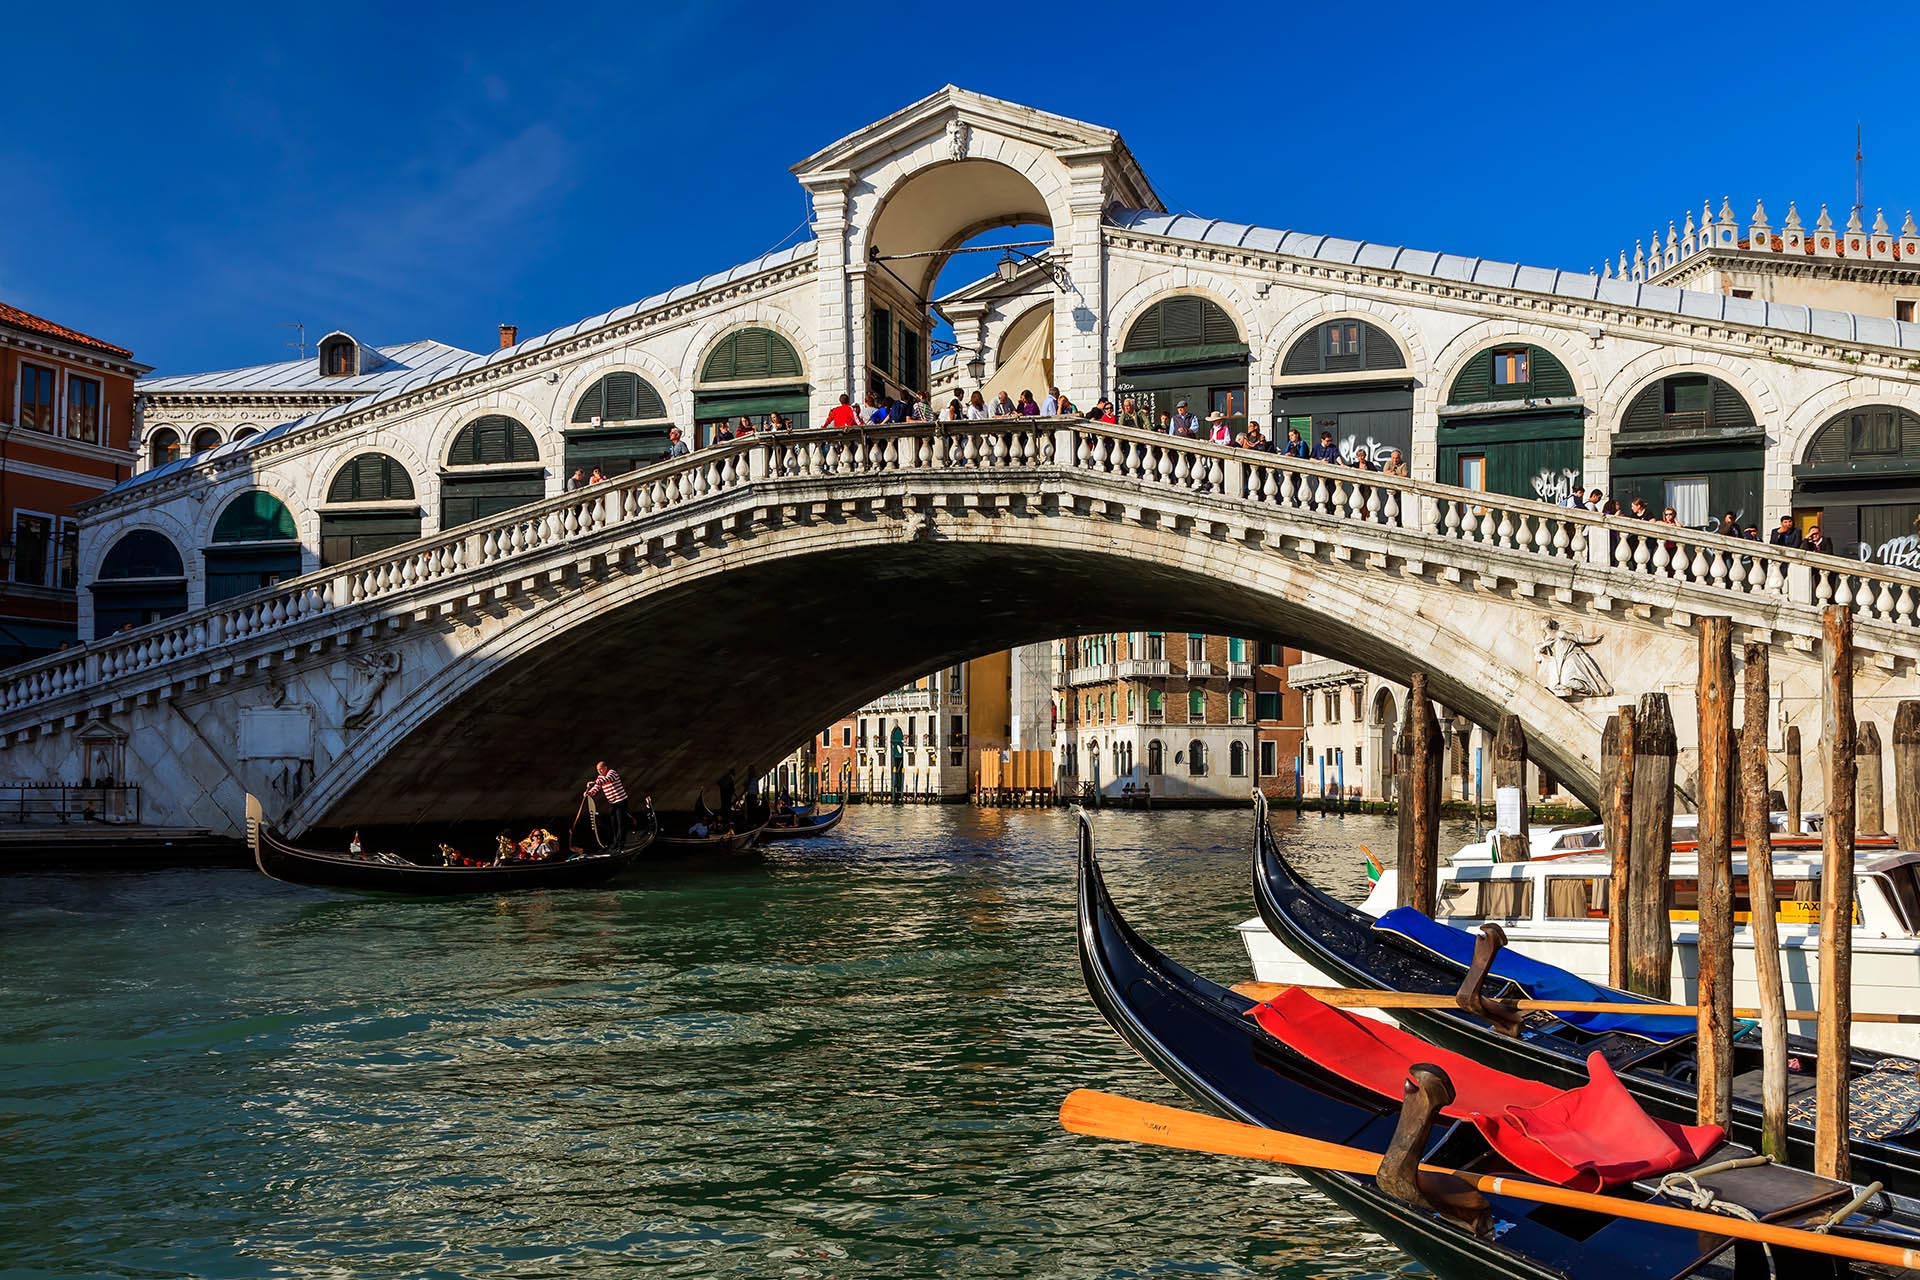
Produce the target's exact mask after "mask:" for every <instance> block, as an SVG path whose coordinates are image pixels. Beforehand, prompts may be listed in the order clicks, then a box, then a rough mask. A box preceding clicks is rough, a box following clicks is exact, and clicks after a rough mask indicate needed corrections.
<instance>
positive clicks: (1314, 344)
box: [1280, 319, 1407, 377]
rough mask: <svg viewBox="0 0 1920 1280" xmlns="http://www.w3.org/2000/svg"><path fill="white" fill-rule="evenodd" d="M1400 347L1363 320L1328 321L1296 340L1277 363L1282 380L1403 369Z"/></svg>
mask: <svg viewBox="0 0 1920 1280" xmlns="http://www.w3.org/2000/svg"><path fill="white" fill-rule="evenodd" d="M1406 367H1407V358H1406V357H1405V356H1404V355H1402V354H1401V353H1400V344H1399V343H1397V342H1395V341H1394V340H1393V339H1392V338H1391V337H1389V336H1388V335H1387V332H1386V330H1384V329H1382V328H1380V327H1379V326H1378V325H1374V324H1368V323H1367V322H1366V321H1365V320H1351V319H1349V320H1328V321H1325V322H1324V323H1322V324H1318V325H1315V326H1314V327H1313V328H1312V329H1310V330H1308V331H1307V332H1306V333H1304V334H1302V335H1301V336H1300V337H1299V338H1297V339H1295V341H1294V344H1293V345H1292V346H1291V347H1289V348H1287V355H1286V358H1285V359H1284V360H1282V361H1281V362H1280V374H1281V376H1282V377H1294V376H1296V375H1300V374H1309V373H1354V372H1362V371H1365V372H1374V371H1376V370H1382V369H1404V368H1406Z"/></svg>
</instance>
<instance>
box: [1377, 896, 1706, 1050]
mask: <svg viewBox="0 0 1920 1280" xmlns="http://www.w3.org/2000/svg"><path fill="white" fill-rule="evenodd" d="M1373 927H1374V929H1375V930H1377V931H1378V932H1381V933H1388V934H1392V935H1393V936H1394V937H1395V938H1397V939H1399V940H1400V941H1402V942H1405V943H1407V944H1409V945H1411V946H1414V947H1418V948H1420V949H1421V950H1423V951H1429V952H1432V953H1433V954H1434V955H1437V956H1439V957H1440V958H1441V959H1443V960H1446V961H1448V962H1449V963H1452V964H1457V965H1459V966H1460V967H1461V968H1463V969H1464V968H1468V967H1470V966H1471V965H1472V964H1473V944H1474V935H1473V934H1471V933H1468V932H1467V931H1466V930H1465V929H1456V928H1454V927H1453V926H1452V925H1448V924H1442V923H1440V922H1439V921H1438V920H1435V919H1433V918H1432V917H1430V916H1428V915H1426V914H1425V913H1423V912H1420V911H1416V910H1414V909H1413V908H1412V907H1395V908H1394V909H1393V910H1391V911H1389V912H1387V913H1386V914H1385V915H1383V916H1381V917H1380V919H1379V920H1378V921H1376V922H1375V924H1374V926H1373ZM1492 973H1493V976H1494V977H1496V978H1504V979H1505V980H1506V981H1508V982H1511V983H1513V984H1514V985H1515V986H1516V987H1519V988H1520V989H1521V990H1522V991H1524V992H1525V993H1526V994H1527V996H1529V997H1530V998H1532V999H1535V1000H1566V1001H1571V1002H1585V1001H1615V1000H1618V999H1619V994H1620V993H1619V992H1616V991H1611V990H1609V989H1608V988H1606V987H1601V986H1596V985H1594V984H1593V983H1591V982H1588V981H1587V980H1586V979H1585V978H1582V977H1579V976H1578V975H1576V974H1572V973H1568V972H1567V971H1566V970H1565V969H1561V968H1559V967H1557V966H1555V965H1550V964H1547V963H1545V962H1543V961H1540V960H1534V959H1532V958H1530V957H1528V956H1523V955H1521V954H1519V953H1518V952H1516V951H1511V950H1507V949H1504V948H1503V949H1502V950H1501V952H1500V954H1499V955H1497V956H1495V957H1494V961H1493V969H1492ZM1620 1003H1621V1005H1622V1007H1623V1009H1624V1008H1626V1007H1630V1005H1631V1002H1629V1001H1621V1002H1620ZM1556 1016H1558V1017H1559V1019H1560V1020H1561V1021H1562V1022H1566V1023H1569V1024H1571V1025H1573V1026H1576V1027H1579V1028H1580V1029H1581V1030H1583V1031H1591V1032H1594V1033H1596V1034H1600V1033H1608V1032H1612V1033H1616V1034H1620V1035H1629V1036H1636V1037H1638V1038H1639V1039H1641V1040H1650V1041H1652V1042H1654V1043H1655V1044H1662V1045H1666V1044H1674V1043H1676V1042H1678V1041H1681V1040H1685V1039H1686V1038H1687V1037H1688V1036H1690V1035H1692V1034H1693V1027H1692V1025H1691V1024H1689V1023H1688V1022H1686V1021H1685V1020H1684V1019H1680V1018H1672V1017H1659V1018H1649V1017H1644V1016H1639V1015H1635V1014H1632V1013H1625V1012H1622V1013H1564V1014H1559V1015H1556Z"/></svg>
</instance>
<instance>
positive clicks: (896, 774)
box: [887, 725, 907, 800]
mask: <svg viewBox="0 0 1920 1280" xmlns="http://www.w3.org/2000/svg"><path fill="white" fill-rule="evenodd" d="M906 741H907V735H906V733H905V732H903V731H902V730H901V728H900V726H899V725H895V726H893V734H892V736H890V737H889V738H888V739H887V773H888V777H889V779H890V785H889V788H888V789H889V790H891V791H892V792H893V798H894V799H895V800H898V799H899V798H900V796H901V793H902V792H904V791H905V790H906V789H907V748H906Z"/></svg>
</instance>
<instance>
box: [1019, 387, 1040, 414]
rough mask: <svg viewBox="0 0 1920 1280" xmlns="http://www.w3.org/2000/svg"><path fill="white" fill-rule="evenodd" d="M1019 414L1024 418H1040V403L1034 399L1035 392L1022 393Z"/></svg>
mask: <svg viewBox="0 0 1920 1280" xmlns="http://www.w3.org/2000/svg"><path fill="white" fill-rule="evenodd" d="M1019 413H1020V416H1021V417H1023V418H1037V417H1039V416H1040V403H1039V401H1037V400H1035V399H1034V398H1033V392H1031V391H1022V392H1021V393H1020V408H1019Z"/></svg>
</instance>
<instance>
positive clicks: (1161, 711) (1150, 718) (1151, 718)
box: [1147, 707, 1167, 724]
mask: <svg viewBox="0 0 1920 1280" xmlns="http://www.w3.org/2000/svg"><path fill="white" fill-rule="evenodd" d="M1166 722H1167V709H1166V708H1165V707H1148V708H1147V723H1148V724H1165V723H1166Z"/></svg>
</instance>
